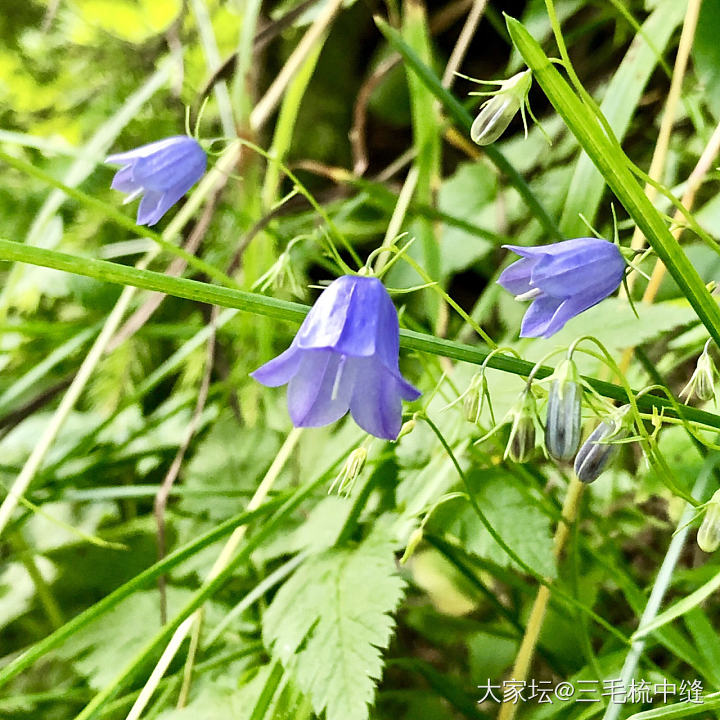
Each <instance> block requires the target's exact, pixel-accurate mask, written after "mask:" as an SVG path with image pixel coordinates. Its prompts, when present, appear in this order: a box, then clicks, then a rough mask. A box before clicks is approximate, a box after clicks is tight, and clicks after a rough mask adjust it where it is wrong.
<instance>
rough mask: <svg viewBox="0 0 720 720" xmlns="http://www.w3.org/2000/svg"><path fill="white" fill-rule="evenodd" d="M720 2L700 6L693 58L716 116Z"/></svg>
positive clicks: (718, 104)
mask: <svg viewBox="0 0 720 720" xmlns="http://www.w3.org/2000/svg"><path fill="white" fill-rule="evenodd" d="M718 33H720V3H716V2H706V3H703V4H702V6H701V7H700V17H699V18H698V25H697V30H696V31H695V41H694V42H693V47H692V59H693V64H694V66H695V73H696V74H697V76H698V79H699V80H700V83H701V84H702V86H703V91H704V92H703V97H704V99H705V102H707V104H708V106H709V108H710V110H711V111H712V112H713V114H714V115H715V117H716V118H720V43H718Z"/></svg>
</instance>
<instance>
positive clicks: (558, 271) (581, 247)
mask: <svg viewBox="0 0 720 720" xmlns="http://www.w3.org/2000/svg"><path fill="white" fill-rule="evenodd" d="M503 247H506V248H508V249H509V250H512V251H513V252H514V253H517V254H518V255H521V256H522V259H521V260H518V261H517V262H516V263H513V264H512V265H510V267H508V268H506V269H505V270H504V271H503V272H502V274H501V275H500V277H499V278H498V283H499V284H500V285H502V286H503V287H504V288H505V289H506V290H508V291H510V292H511V293H512V294H513V295H515V299H516V300H532V301H533V302H532V305H530V307H529V308H528V311H527V312H526V313H525V317H524V318H523V321H522V327H521V329H520V337H546V338H547V337H550V336H551V335H554V334H555V333H556V332H557V331H558V330H560V329H561V328H562V327H563V326H564V325H565V323H566V322H567V321H568V320H570V319H571V318H574V317H575V316H576V315H579V314H580V313H581V312H584V311H585V310H587V309H588V308H590V307H592V306H593V305H597V303H599V302H600V301H601V300H604V299H605V298H606V297H607V296H608V295H610V294H611V293H612V292H614V291H615V290H616V289H617V287H618V285H620V283H621V281H622V279H623V274H624V272H625V260H624V259H623V256H622V254H621V252H620V250H619V248H618V247H617V245H614V244H613V243H611V242H608V241H607V240H602V239H600V238H575V239H574V240H564V241H563V242H558V243H553V244H552V245H540V246H538V247H521V246H519V245H503Z"/></svg>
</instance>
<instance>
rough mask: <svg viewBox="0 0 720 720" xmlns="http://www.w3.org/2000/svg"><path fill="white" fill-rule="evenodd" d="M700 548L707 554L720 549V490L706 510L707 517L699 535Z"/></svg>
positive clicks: (716, 492)
mask: <svg viewBox="0 0 720 720" xmlns="http://www.w3.org/2000/svg"><path fill="white" fill-rule="evenodd" d="M697 544H698V547H699V548H700V549H701V550H702V551H703V552H706V553H711V552H715V551H716V550H717V549H718V548H719V547H720V490H716V491H715V494H714V495H713V496H712V498H711V499H710V502H709V503H708V504H707V507H706V509H705V517H704V518H703V521H702V525H701V526H700V530H698V534H697Z"/></svg>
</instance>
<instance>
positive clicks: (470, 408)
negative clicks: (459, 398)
mask: <svg viewBox="0 0 720 720" xmlns="http://www.w3.org/2000/svg"><path fill="white" fill-rule="evenodd" d="M487 392H488V389H487V378H486V377H485V373H484V372H479V373H475V375H473V378H472V380H471V381H470V385H469V386H468V389H467V390H466V391H465V393H464V395H463V412H464V414H465V419H466V420H467V421H468V422H471V423H478V422H479V421H480V416H481V415H482V411H483V407H484V405H485V397H486V395H487Z"/></svg>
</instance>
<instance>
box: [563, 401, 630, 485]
mask: <svg viewBox="0 0 720 720" xmlns="http://www.w3.org/2000/svg"><path fill="white" fill-rule="evenodd" d="M631 424H632V419H631V416H630V406H629V405H623V406H622V407H619V408H617V409H616V410H615V412H614V413H612V415H610V416H609V417H607V418H606V419H605V420H603V421H602V422H601V423H600V424H599V425H598V426H597V427H596V428H595V429H594V430H593V431H592V433H590V437H588V439H587V440H586V441H585V442H584V443H583V445H582V447H581V448H580V450H578V454H577V456H576V457H575V474H576V475H577V476H578V479H579V480H582V481H583V482H584V483H591V482H594V481H595V480H597V479H598V478H599V477H600V475H601V474H602V473H603V472H604V471H605V469H606V468H607V466H608V465H609V464H610V463H611V462H612V460H613V458H614V457H615V455H617V452H618V449H619V445H618V444H617V442H616V441H618V440H623V439H625V438H626V437H627V436H628V435H629V434H630V426H631Z"/></svg>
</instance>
